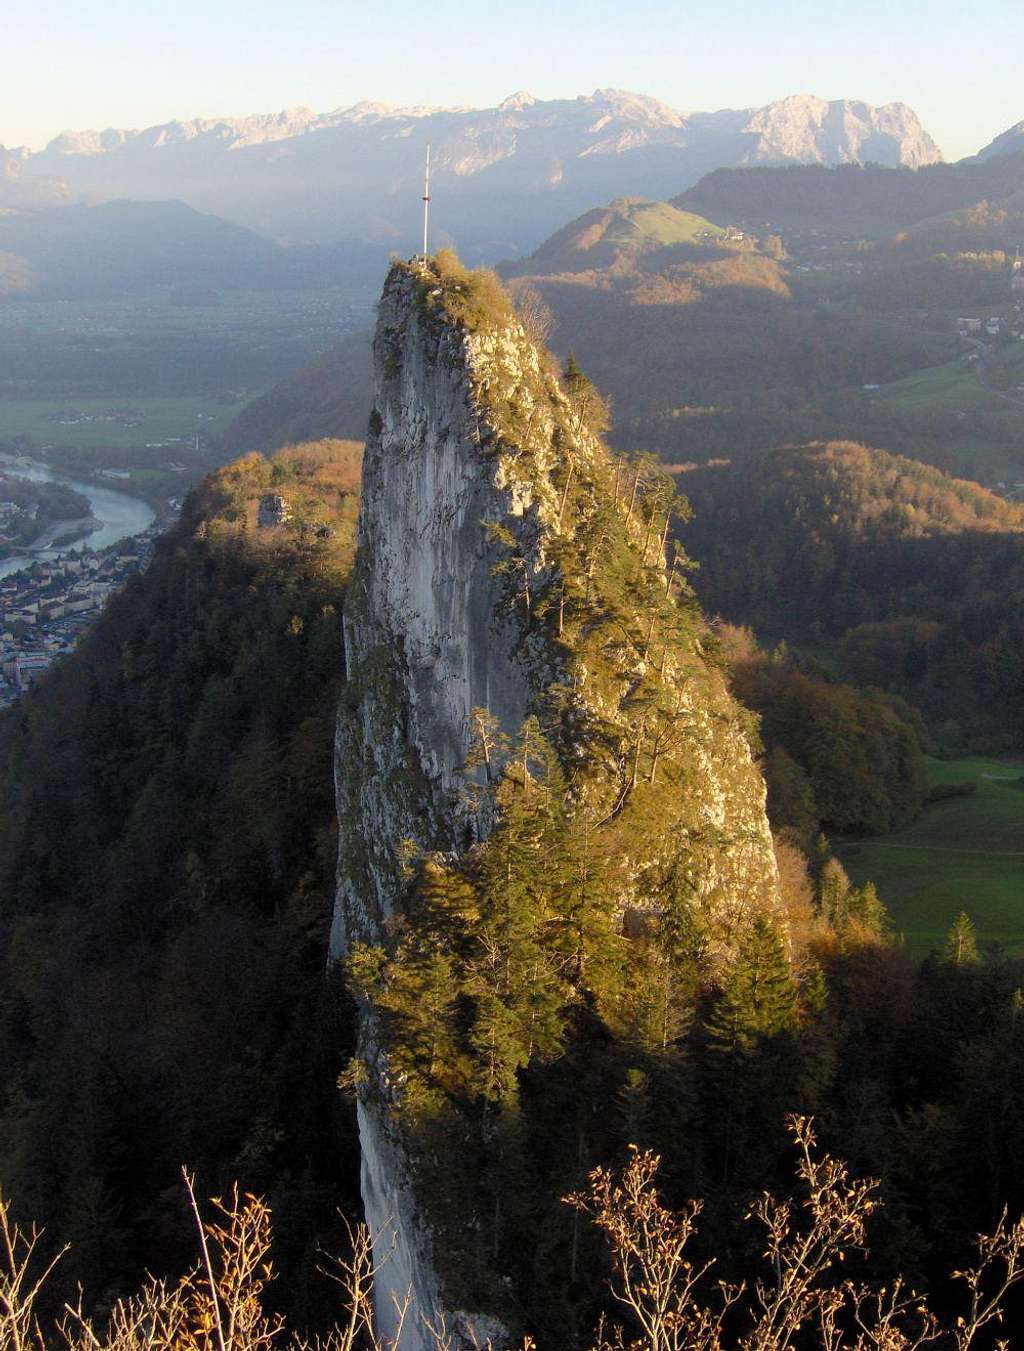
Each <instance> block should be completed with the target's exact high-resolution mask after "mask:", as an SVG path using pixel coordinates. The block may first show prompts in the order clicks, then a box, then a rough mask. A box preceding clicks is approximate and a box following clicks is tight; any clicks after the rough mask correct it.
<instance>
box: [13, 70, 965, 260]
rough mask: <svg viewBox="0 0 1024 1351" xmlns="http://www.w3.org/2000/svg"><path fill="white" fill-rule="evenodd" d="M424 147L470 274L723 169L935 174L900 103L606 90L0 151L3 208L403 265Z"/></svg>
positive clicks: (110, 134)
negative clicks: (111, 219) (388, 252)
mask: <svg viewBox="0 0 1024 1351" xmlns="http://www.w3.org/2000/svg"><path fill="white" fill-rule="evenodd" d="M428 144H429V145H430V146H431V156H432V163H433V167H434V181H433V197H434V202H433V208H432V211H433V222H434V230H435V236H434V237H435V242H445V241H451V242H453V243H455V244H456V245H457V246H458V247H459V248H460V249H461V250H462V251H463V252H464V253H465V254H466V256H467V257H469V258H472V259H481V258H498V257H503V256H504V257H514V256H517V255H520V254H522V253H524V252H528V251H530V250H531V249H532V248H534V247H535V246H536V245H537V244H538V243H540V241H541V240H542V239H544V238H545V237H546V235H548V234H549V233H550V232H551V231H552V230H553V229H555V228H556V227H557V226H558V225H560V224H562V223H563V222H564V221H565V220H566V219H568V218H570V217H572V216H574V215H577V214H579V213H580V212H582V211H585V210H586V209H588V208H590V207H592V206H593V205H594V203H595V202H601V201H608V200H609V199H611V198H614V197H621V196H623V195H642V196H645V197H651V198H667V197H670V196H672V195H674V194H676V193H679V192H680V191H682V190H683V189H685V188H686V187H688V186H689V185H690V184H693V183H695V182H696V181H697V180H698V179H699V178H701V177H702V176H703V175H704V174H706V173H708V172H709V171H711V170H713V169H715V168H719V167H721V166H741V165H759V164H792V163H798V164H846V163H864V162H868V161H870V162H876V163H879V164H884V165H888V166H906V167H910V168H916V167H919V166H921V165H926V164H932V163H935V162H937V161H939V160H940V159H941V155H940V152H939V149H938V146H937V145H936V144H935V142H934V141H933V140H932V138H931V137H930V136H929V135H928V133H927V132H926V131H925V130H924V128H923V127H922V126H921V124H920V122H919V121H918V119H917V117H916V115H915V114H914V113H913V112H912V111H911V109H910V108H908V107H906V106H905V105H904V104H901V103H890V104H886V105H885V106H884V107H881V108H873V107H871V106H869V105H868V104H866V103H861V102H855V101H850V100H838V101H834V102H826V101H825V100H823V99H819V98H814V97H811V96H809V95H798V96H794V97H790V98H785V99H781V100H779V101H778V102H775V103H770V104H768V105H766V106H765V107H762V108H747V109H742V110H732V109H727V110H723V111H720V112H714V113H681V112H677V111H676V110H675V109H673V108H670V107H668V106H667V105H665V104H664V103H659V102H658V101H657V100H655V99H652V98H646V97H644V96H642V95H638V94H631V93H625V92H622V91H619V90H613V89H600V90H597V91H596V92H595V93H593V94H591V95H586V96H580V97H578V98H575V99H553V100H546V101H544V100H539V99H535V98H533V97H532V96H531V95H529V94H526V93H518V94H514V95H512V96H511V97H510V98H507V99H505V100H504V102H502V103H501V104H499V105H498V106H497V107H496V108H486V109H473V108H396V107H390V106H388V105H385V104H378V103H360V104H356V105H354V106H353V107H350V108H343V109H338V110H336V111H334V112H330V113H315V112H313V111H312V110H310V109H308V108H292V109H288V110H286V111H284V112H282V113H278V114H274V115H265V116H255V117H245V118H237V119H235V118H226V119H219V120H212V119H207V120H202V119H200V120H194V121H190V122H170V123H167V124H165V125H164V126H159V127H150V128H148V129H146V130H144V131H123V130H107V131H102V132H95V131H87V132H66V133H64V134H63V135H61V136H58V137H57V138H56V140H54V141H52V142H51V143H50V144H49V145H48V146H47V147H46V148H45V149H44V150H42V151H40V152H38V153H35V154H32V153H29V152H27V151H23V150H20V151H4V152H0V155H2V156H5V157H6V158H5V159H4V158H0V206H3V205H5V204H7V205H10V204H14V205H22V204H24V202H25V201H26V200H27V195H28V194H30V193H31V192H33V191H35V192H38V193H41V194H42V195H43V200H48V201H53V200H54V196H53V194H54V193H58V194H63V195H64V197H65V198H66V199H75V200H78V201H85V202H100V201H109V200H113V199H118V198H132V199H142V200H154V199H157V200H160V199H168V198H179V199H181V200H182V201H184V202H186V203H187V204H188V205H190V206H192V207H193V208H196V209H198V210H200V211H205V212H211V213H214V214H216V215H219V216H223V217H225V218H226V219H228V220H231V221H234V222H235V223H237V224H241V225H245V226H247V227H249V228H250V229H253V230H256V231H258V232H260V233H261V234H264V235H269V236H272V237H274V238H277V239H280V240H282V241H285V242H333V241H338V240H359V241H363V242H374V243H377V244H379V245H381V246H384V247H389V246H390V247H394V248H396V249H399V250H400V251H403V252H406V253H407V252H409V251H410V248H411V245H412V243H413V242H414V241H415V239H416V238H417V229H418V220H419V213H420V200H419V199H420V195H421V186H420V185H421V181H422V172H423V162H424V156H425V152H426V147H427V145H428ZM5 166H7V167H5ZM12 199H13V200H12Z"/></svg>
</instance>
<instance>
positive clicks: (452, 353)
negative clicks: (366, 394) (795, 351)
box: [331, 261, 777, 1351]
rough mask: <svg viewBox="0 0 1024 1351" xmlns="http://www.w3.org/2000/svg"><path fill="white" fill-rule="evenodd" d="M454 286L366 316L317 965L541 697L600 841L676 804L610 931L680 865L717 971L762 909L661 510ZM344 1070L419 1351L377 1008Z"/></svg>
mask: <svg viewBox="0 0 1024 1351" xmlns="http://www.w3.org/2000/svg"><path fill="white" fill-rule="evenodd" d="M465 275H466V274H461V273H458V274H456V275H455V276H454V277H451V276H445V274H444V271H443V268H442V267H438V266H437V265H435V264H433V263H428V262H423V261H414V262H412V263H410V264H395V265H394V266H393V267H392V269H391V272H390V274H389V276H388V279H387V282H386V284H385V287H384V292H383V296H382V299H381V302H380V307H379V321H378V327H377V334H376V339H375V344H374V357H375V371H376V390H375V407H374V410H373V413H372V414H371V420H370V429H369V436H368V440H367V445H366V454H365V459H364V469H363V496H362V508H361V516H360V527H359V553H358V558H357V563H356V568H355V572H354V575H353V579H352V583H351V585H350V589H349V592H348V596H347V599H346V605H345V644H346V662H347V670H348V684H347V687H346V695H345V699H344V701H343V705H342V708H341V711H340V715H339V723H338V735H337V747H336V781H337V796H338V811H339V824H340V830H341V837H340V855H339V874H338V894H337V905H336V912H335V921H334V929H333V933H332V945H331V951H332V955H333V957H334V958H335V959H340V958H342V957H344V955H345V954H346V952H348V951H349V950H350V948H351V946H352V945H353V944H354V943H367V944H386V942H387V941H388V933H389V931H391V930H393V928H394V925H395V923H396V921H397V919H398V917H399V912H400V911H401V906H402V892H403V857H404V856H405V855H406V853H407V850H408V847H409V844H410V843H411V844H412V845H413V846H416V847H418V848H419V849H421V850H427V851H436V852H438V853H441V854H443V855H445V856H446V857H448V858H457V857H458V856H459V855H460V854H461V853H463V852H464V851H465V850H466V849H467V848H469V847H470V846H471V845H472V844H473V843H474V842H475V841H477V840H479V839H480V838H481V837H483V836H485V835H486V834H487V832H488V830H489V828H490V824H491V820H490V816H489V813H488V809H487V806H486V801H485V803H484V805H483V806H482V807H481V805H480V801H479V796H476V797H467V793H466V791H465V787H466V775H467V772H466V769H465V766H466V763H467V754H468V752H469V748H470V742H471V738H472V735H473V727H474V720H475V719H474V711H475V710H480V709H485V710H487V711H488V713H489V714H490V717H491V719H493V720H494V722H495V723H496V725H497V727H498V728H500V729H501V730H502V731H504V732H505V733H506V734H507V735H508V736H509V737H511V738H514V737H515V736H516V735H517V733H518V732H519V729H520V727H521V726H522V724H523V722H524V719H526V718H527V717H528V715H530V714H531V713H534V712H538V711H541V710H543V709H547V710H548V711H549V713H550V710H551V709H552V708H554V707H555V706H556V704H557V707H558V709H559V713H558V722H559V727H560V729H561V730H560V731H559V732H557V733H556V734H555V735H556V739H557V741H558V749H559V754H560V755H561V756H562V758H563V760H564V761H565V763H566V764H567V765H569V766H570V767H573V773H574V776H575V777H574V784H575V787H574V790H573V791H574V793H575V801H576V803H577V810H578V811H581V812H582V811H587V812H590V813H591V814H592V816H593V819H594V821H595V822H596V824H597V826H601V825H602V824H603V823H605V822H611V821H615V820H617V819H618V820H621V821H622V822H623V823H628V822H630V819H631V818H630V816H629V813H630V812H634V813H639V810H640V809H639V808H637V807H636V806H635V801H639V800H640V798H641V797H642V795H643V793H644V792H647V793H653V792H654V791H655V786H656V785H657V784H662V785H663V784H665V783H666V782H668V783H670V785H671V787H670V788H669V789H666V790H664V791H667V792H668V793H669V798H668V800H669V802H670V804H671V805H670V808H669V811H668V814H667V816H666V817H665V818H664V819H658V820H657V821H655V822H654V824H653V827H652V828H651V829H644V828H641V823H642V821H643V818H642V817H641V816H640V815H639V814H636V815H635V823H636V828H635V829H633V828H632V827H630V828H628V829H626V830H625V831H624V833H623V839H624V844H623V846H622V847H623V850H624V851H625V852H626V853H627V854H628V853H630V851H631V850H632V851H633V857H631V858H630V859H629V860H628V862H629V867H628V868H627V869H626V870H625V872H624V875H628V877H629V879H630V880H629V883H628V885H626V886H625V887H624V892H623V895H622V896H621V898H620V909H621V911H622V913H623V915H625V913H626V912H627V911H636V910H640V911H643V909H644V907H645V906H649V905H650V904H651V899H650V898H651V897H652V896H656V895H657V893H658V887H659V885H661V880H662V879H663V878H664V876H665V875H666V873H667V872H668V871H670V870H674V875H678V876H685V881H686V886H687V887H688V888H689V889H690V893H689V894H692V897H693V901H692V904H693V905H694V906H695V907H696V908H698V909H700V910H701V912H702V914H703V916H704V917H705V920H706V922H707V924H708V927H709V933H711V934H712V941H713V944H714V945H715V946H716V947H717V950H718V951H719V952H720V953H721V954H722V957H723V960H727V959H728V952H729V949H730V945H731V943H732V942H733V940H734V937H735V934H736V932H737V929H738V927H739V926H742V925H743V924H744V923H745V922H746V921H747V919H748V918H749V916H750V915H751V914H753V913H755V912H756V911H758V910H760V909H763V908H765V907H769V908H770V907H774V906H775V905H776V904H777V877H776V872H775V864H774V856H773V853H772V847H771V839H770V834H769V831H768V825H767V821H766V817H765V813H764V785H763V782H762V780H761V777H760V774H759V772H758V770H757V768H756V767H755V765H754V764H753V762H752V759H751V754H750V749H749V744H748V741H747V739H746V735H745V727H746V722H745V715H744V714H743V712H742V710H739V709H738V708H737V707H736V705H735V704H734V703H733V701H732V700H731V698H730V696H729V695H728V693H727V691H726V688H725V683H724V679H723V676H722V673H721V670H720V669H719V668H718V667H717V666H716V665H715V663H714V662H713V661H712V660H711V659H710V657H709V655H708V653H707V650H706V649H707V645H708V638H707V634H706V631H705V630H704V628H703V624H702V621H700V618H699V615H698V614H697V613H696V610H695V607H694V606H693V605H692V603H691V602H688V601H686V599H685V596H686V594H688V593H685V589H684V588H682V587H681V583H680V581H679V579H678V578H676V579H675V580H673V579H672V578H670V577H669V576H668V575H667V573H666V570H665V568H664V534H665V530H666V527H665V525H664V522H663V515H664V512H661V514H656V512H655V506H654V504H653V500H652V502H651V503H650V504H649V506H648V508H647V509H646V510H647V512H648V514H647V518H646V523H645V520H644V516H643V513H642V511H641V505H640V503H641V495H640V493H638V486H637V485H638V483H639V480H640V478H641V473H642V471H641V469H640V467H637V468H636V469H633V468H632V467H628V468H627V467H623V466H618V467H617V466H615V465H613V464H612V462H611V460H610V459H609V457H608V454H607V452H606V451H605V450H604V448H603V447H602V446H601V445H600V444H599V443H598V441H597V440H596V439H595V438H594V436H593V435H592V434H591V433H590V432H589V431H588V430H587V427H586V426H585V425H584V420H583V419H582V418H581V417H580V416H579V409H578V408H575V407H574V406H573V405H572V403H571V400H567V397H566V395H565V394H564V393H563V392H562V390H561V388H560V385H559V382H558V380H557V379H556V378H555V377H554V376H553V374H552V373H551V371H550V370H549V368H548V366H547V364H546V361H545V359H544V357H543V356H542V354H540V353H539V352H538V351H537V349H536V348H535V347H534V346H533V345H532V343H531V342H530V341H529V340H528V339H527V337H526V335H525V333H524V331H523V329H522V328H521V327H520V325H519V324H518V322H516V321H515V319H514V316H512V315H511V313H510V312H502V310H501V306H500V305H498V306H497V308H496V311H495V312H493V313H488V312H487V305H488V304H490V303H492V302H493V300H494V297H493V296H491V297H490V298H488V297H487V296H484V297H483V299H482V300H475V299H474V298H473V297H472V295H470V294H469V292H470V291H471V290H472V288H471V287H470V286H468V285H467V284H466V283H465V281H464V280H462V279H464V278H465ZM502 299H503V298H502ZM504 303H506V304H507V302H504ZM474 306H476V309H474ZM659 511H660V509H659ZM588 550H589V551H590V552H588ZM606 555H607V560H608V561H607V562H605V561H604V560H605V558H606ZM613 571H615V573H616V576H619V575H625V573H627V572H628V574H629V577H630V578H631V579H632V581H631V582H630V585H632V586H633V587H634V592H633V593H631V594H635V595H638V596H641V597H643V596H646V597H648V599H647V600H641V601H638V602H636V603H637V604H642V605H644V606H646V607H647V608H646V609H644V610H643V613H642V614H641V613H640V612H639V611H638V612H637V613H636V614H635V615H633V616H632V618H631V619H629V620H627V624H626V627H627V629H628V632H627V633H626V637H625V639H623V636H622V634H621V633H620V632H619V631H618V629H617V628H616V627H615V625H614V624H613V623H612V621H611V620H609V619H608V617H607V615H608V613H609V612H610V608H611V606H610V602H609V603H608V604H605V603H604V601H602V600H601V597H602V596H605V595H606V594H607V595H610V594H611V589H610V588H611V581H610V580H609V579H610V577H611V574H612V572H613ZM606 574H607V575H606ZM637 587H639V588H640V590H636V589H635V588H637ZM643 588H647V589H646V590H644V589H643ZM673 588H676V590H673ZM648 614H649V616H650V617H649V618H648ZM634 620H635V623H633V621H634ZM677 620H678V622H677ZM616 622H618V621H616ZM666 774H668V775H669V778H668V780H666V779H665V775H666ZM652 785H654V786H652ZM659 791H661V790H659ZM647 810H648V815H650V811H652V810H653V808H650V807H648V809H647ZM631 842H632V843H631ZM360 1058H361V1061H362V1064H363V1066H364V1067H365V1076H364V1081H363V1083H362V1086H361V1088H360V1091H359V1107H358V1110H359V1126H360V1135H361V1142H362V1148H363V1162H362V1178H363V1194H364V1201H365V1205H366V1213H367V1219H368V1222H369V1223H370V1225H371V1227H372V1228H373V1229H374V1230H375V1231H379V1232H380V1233H381V1235H382V1238H381V1244H380V1251H379V1258H380V1260H381V1261H382V1262H383V1268H382V1273H381V1277H380V1278H379V1289H378V1315H379V1318H380V1321H381V1324H382V1330H383V1331H384V1332H385V1333H386V1334H388V1333H389V1332H390V1331H392V1330H393V1327H394V1316H393V1299H398V1300H401V1299H403V1298H404V1297H405V1295H406V1293H407V1292H408V1293H410V1294H411V1305H410V1309H409V1313H408V1316H407V1318H406V1322H405V1330H404V1332H403V1339H402V1346H403V1347H404V1348H407V1351H416V1349H417V1348H419V1347H420V1346H421V1345H425V1340H424V1333H423V1320H424V1319H432V1318H434V1317H435V1316H436V1314H437V1312H438V1311H440V1310H442V1309H443V1308H444V1307H445V1305H446V1303H447V1300H446V1296H445V1292H444V1290H443V1289H442V1286H441V1282H440V1280H439V1277H438V1274H437V1269H438V1264H437V1262H436V1260H435V1254H434V1253H433V1252H432V1237H431V1226H430V1222H429V1218H428V1217H427V1216H426V1214H425V1213H424V1212H423V1209H422V1207H421V1205H420V1203H419V1200H418V1197H417V1188H416V1181H415V1175H414V1174H415V1170H414V1168H413V1166H412V1162H411V1160H410V1158H409V1157H408V1153H407V1150H406V1147H405V1142H404V1141H403V1138H402V1131H401V1125H400V1119H399V1114H398V1111H397V1109H398V1107H399V1106H400V1103H401V1096H402V1085H401V1083H400V1082H396V1080H395V1077H394V1076H393V1075H392V1074H391V1073H390V1072H389V1067H388V1055H387V1048H386V1045H385V1042H384V1038H383V1035H382V1031H381V1028H380V1027H379V1026H378V1023H377V1019H376V1017H375V1015H374V1013H373V1011H372V1009H370V1008H367V1009H366V1010H365V1011H364V1017H363V1027H362V1045H361V1049H360ZM449 1313H450V1310H449ZM478 1335H479V1334H478Z"/></svg>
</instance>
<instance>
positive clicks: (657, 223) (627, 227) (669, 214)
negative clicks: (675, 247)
mask: <svg viewBox="0 0 1024 1351" xmlns="http://www.w3.org/2000/svg"><path fill="white" fill-rule="evenodd" d="M612 205H613V207H614V209H615V211H616V213H617V219H616V220H615V221H614V222H613V223H612V224H611V225H609V227H608V231H607V233H606V234H605V237H604V241H603V242H604V243H606V244H615V245H632V244H636V243H638V242H639V241H640V240H641V239H642V240H645V241H651V242H653V243H655V244H660V245H662V246H668V245H671V244H696V243H699V242H700V241H701V240H703V239H704V238H706V236H707V235H709V234H710V235H712V236H713V237H718V236H720V235H721V233H722V231H721V230H720V229H719V228H718V226H717V225H712V223H711V222H710V221H709V220H705V219H704V217H703V216H696V215H694V214H693V212H692V211H679V210H678V209H677V208H676V207H674V206H670V205H669V204H668V202H630V203H628V204H623V203H619V202H614V203H613V204H612Z"/></svg>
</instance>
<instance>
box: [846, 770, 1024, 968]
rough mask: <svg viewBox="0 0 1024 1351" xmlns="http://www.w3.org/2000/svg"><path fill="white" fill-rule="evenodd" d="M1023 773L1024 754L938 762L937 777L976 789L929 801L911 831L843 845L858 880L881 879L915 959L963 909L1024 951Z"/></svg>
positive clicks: (987, 937)
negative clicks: (1014, 757)
mask: <svg viewBox="0 0 1024 1351" xmlns="http://www.w3.org/2000/svg"><path fill="white" fill-rule="evenodd" d="M1022 777H1024V761H1021V760H1016V761H1008V760H990V759H985V758H982V757H971V758H966V759H962V760H945V761H944V760H929V762H928V779H929V783H930V784H931V785H933V786H936V785H940V784H949V783H961V782H965V781H970V782H973V783H975V784H976V785H977V787H976V790H975V792H974V793H973V794H971V795H970V796H969V797H956V798H950V799H947V800H946V801H943V802H938V803H934V804H933V805H932V806H930V807H926V808H925V810H924V812H923V813H922V815H921V816H920V818H919V819H918V820H917V821H915V822H914V824H913V825H911V826H908V827H907V828H906V829H905V830H899V831H895V832H894V833H893V834H891V835H886V836H884V837H883V838H881V839H873V840H866V841H864V842H863V843H861V844H859V845H850V846H846V847H840V849H839V854H840V857H841V859H842V861H843V864H844V866H845V867H846V869H847V871H848V872H849V874H850V876H851V877H852V878H853V880H854V881H855V882H857V883H863V882H866V881H868V880H871V881H874V882H875V884H876V885H877V887H878V890H879V894H880V895H881V896H882V899H883V900H884V901H885V903H886V905H887V906H888V908H889V912H890V914H891V915H892V918H893V923H894V924H895V927H896V929H897V930H898V931H899V932H900V933H902V934H903V935H904V936H905V940H906V946H907V951H908V952H909V953H910V955H911V956H912V957H914V958H921V957H925V956H927V954H928V953H929V952H930V951H932V950H933V949H941V947H942V944H943V941H944V939H945V936H946V932H947V931H948V929H949V926H950V924H951V923H952V922H953V919H954V918H955V916H956V915H957V913H958V912H959V911H960V910H966V911H967V913H968V914H969V915H970V917H971V919H972V920H973V921H974V923H975V926H976V927H977V930H978V939H979V942H980V943H981V944H982V945H984V944H986V943H999V944H1001V945H1002V946H1003V947H1004V948H1006V949H1007V950H1008V951H1010V952H1015V953H1024V783H1022V782H1021V780H1022Z"/></svg>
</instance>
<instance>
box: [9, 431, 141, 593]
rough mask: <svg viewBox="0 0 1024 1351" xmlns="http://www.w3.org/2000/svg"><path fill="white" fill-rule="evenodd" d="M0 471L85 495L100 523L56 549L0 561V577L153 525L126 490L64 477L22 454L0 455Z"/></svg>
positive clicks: (137, 500)
mask: <svg viewBox="0 0 1024 1351" xmlns="http://www.w3.org/2000/svg"><path fill="white" fill-rule="evenodd" d="M0 472H2V473H4V474H11V475H14V476H16V477H17V478H25V479H34V480H35V481H36V482H40V481H45V482H48V483H63V484H65V485H66V486H67V487H68V488H73V489H74V490H75V492H76V493H81V494H82V496H83V497H87V498H88V499H89V502H90V503H91V504H92V514H93V515H94V516H95V517H96V519H97V520H98V521H101V522H102V525H101V526H100V528H99V530H94V531H93V532H92V534H91V535H86V536H84V537H83V538H82V539H78V540H75V542H74V543H73V544H69V545H66V546H64V547H63V548H60V549H43V550H41V551H40V552H38V553H34V554H23V555H20V556H17V557H14V558H5V559H2V560H0V577H8V576H10V574H11V573H12V572H20V571H21V570H22V569H23V568H28V567H31V566H32V564H33V563H34V562H36V560H37V559H41V558H56V557H57V556H58V555H59V554H62V553H67V552H68V551H69V550H71V549H80V548H81V547H82V546H83V545H88V546H89V548H90V549H105V548H106V547H107V545H108V544H114V543H116V542H117V541H118V540H119V539H124V538H125V537H126V536H128V535H138V534H140V533H141V532H142V531H143V530H146V529H147V528H148V527H149V526H150V525H152V524H153V521H154V519H155V513H154V512H153V510H152V508H151V507H149V506H148V505H147V504H146V503H145V502H143V501H142V500H141V499H140V498H138V497H129V496H128V494H127V493H120V492H115V491H114V490H113V489H112V488H100V487H97V485H96V484H95V483H81V482H79V480H78V479H73V478H68V476H67V475H66V474H62V473H60V471H59V470H54V469H51V468H50V467H49V465H45V464H40V463H39V462H38V461H36V460H30V459H27V458H25V457H22V456H19V457H15V456H11V455H0Z"/></svg>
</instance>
